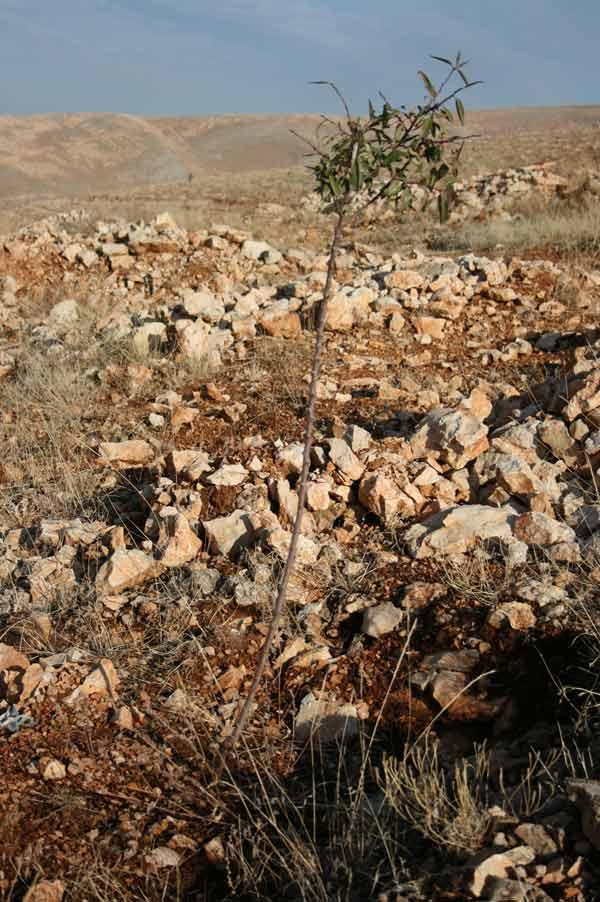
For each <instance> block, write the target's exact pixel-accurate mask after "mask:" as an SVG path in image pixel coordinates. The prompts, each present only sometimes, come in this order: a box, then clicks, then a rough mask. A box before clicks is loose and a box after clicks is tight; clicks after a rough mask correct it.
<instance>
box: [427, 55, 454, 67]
mask: <svg viewBox="0 0 600 902" xmlns="http://www.w3.org/2000/svg"><path fill="white" fill-rule="evenodd" d="M431 59H432V60H437V61H438V63H445V64H446V66H453V65H454V64H453V63H452V62H451V61H450V60H447V59H446V57H445V56H433V54H432V56H431Z"/></svg>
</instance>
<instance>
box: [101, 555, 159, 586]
mask: <svg viewBox="0 0 600 902" xmlns="http://www.w3.org/2000/svg"><path fill="white" fill-rule="evenodd" d="M162 569H163V566H162V564H160V563H159V562H158V561H155V560H153V559H152V558H151V557H148V555H147V554H144V552H143V551H139V550H138V549H132V550H130V551H126V550H119V551H115V552H114V554H113V555H112V557H110V558H109V559H108V561H106V562H105V563H104V564H103V565H102V566H101V567H100V570H99V571H98V574H97V576H96V592H98V594H104V595H118V594H119V593H120V592H124V591H125V590H126V589H132V588H134V587H135V586H141V585H143V584H144V583H145V582H147V581H148V580H150V579H154V577H156V576H158V575H159V574H160V572H161V571H162Z"/></svg>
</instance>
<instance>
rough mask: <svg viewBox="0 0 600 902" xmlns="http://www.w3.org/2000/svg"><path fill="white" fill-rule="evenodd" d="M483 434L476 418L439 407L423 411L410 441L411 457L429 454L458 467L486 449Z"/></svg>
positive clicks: (485, 439) (486, 442)
mask: <svg viewBox="0 0 600 902" xmlns="http://www.w3.org/2000/svg"><path fill="white" fill-rule="evenodd" d="M487 433H488V429H487V426H485V425H484V424H483V423H482V421H481V420H480V419H479V418H478V417H475V416H473V415H471V414H468V413H464V412H462V411H460V410H457V411H452V410H447V409H443V408H442V409H440V410H434V411H432V412H431V413H429V414H427V416H426V417H425V418H424V419H423V420H422V421H421V423H420V425H419V428H418V430H417V432H416V433H415V435H414V436H413V438H412V440H411V443H410V444H411V449H412V452H413V455H414V457H415V458H425V457H427V455H428V454H431V455H433V456H434V457H437V458H438V459H439V460H440V461H442V462H443V463H447V464H448V465H449V466H451V467H454V468H455V469H461V468H462V467H464V466H465V465H466V464H467V463H468V462H469V461H470V460H474V459H475V458H476V457H478V456H479V455H480V454H482V453H483V452H484V451H485V450H487V448H488V439H487Z"/></svg>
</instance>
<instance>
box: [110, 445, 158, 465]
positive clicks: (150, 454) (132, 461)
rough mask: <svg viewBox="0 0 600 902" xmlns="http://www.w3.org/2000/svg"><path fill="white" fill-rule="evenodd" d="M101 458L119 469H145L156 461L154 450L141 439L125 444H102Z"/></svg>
mask: <svg viewBox="0 0 600 902" xmlns="http://www.w3.org/2000/svg"><path fill="white" fill-rule="evenodd" d="M99 451H100V458H101V459H102V460H105V461H108V462H109V463H111V464H113V466H115V467H117V468H119V469H126V468H128V467H143V466H146V465H147V464H149V463H150V462H151V461H152V460H153V459H154V449H153V447H152V445H149V444H148V442H144V441H142V440H141V439H130V440H129V441H124V442H101V444H100V447H99Z"/></svg>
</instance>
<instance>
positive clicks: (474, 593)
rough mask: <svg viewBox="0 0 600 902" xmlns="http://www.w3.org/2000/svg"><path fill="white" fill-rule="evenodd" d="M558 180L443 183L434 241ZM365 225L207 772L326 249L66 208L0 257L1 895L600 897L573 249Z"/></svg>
mask: <svg viewBox="0 0 600 902" xmlns="http://www.w3.org/2000/svg"><path fill="white" fill-rule="evenodd" d="M558 168H559V169H560V167H558ZM582 184H583V185H584V186H585V192H586V194H585V205H586V206H585V209H586V210H587V209H592V208H593V205H594V204H596V203H597V191H598V188H597V185H598V177H597V176H596V175H595V174H594V173H593V172H592V173H591V174H590V173H588V175H587V176H586V179H585V181H584V182H582ZM577 191H579V193H578V194H577V202H578V203H583V202H582V200H581V196H580V194H581V187H580V188H578V189H575V188H574V187H573V186H572V185H571V184H570V183H569V182H568V181H567V180H566V179H565V178H564V176H561V175H560V174H557V167H553V166H551V165H550V166H539V165H537V166H529V168H527V167H519V168H514V167H513V168H511V169H508V168H504V169H503V170H502V171H500V172H497V173H495V174H492V175H489V176H486V177H482V176H481V175H477V176H474V177H465V179H464V181H463V183H462V184H460V185H458V186H457V187H456V195H457V197H456V201H457V202H456V206H455V212H454V225H456V226H458V225H459V224H462V223H465V222H483V221H488V220H492V221H493V220H498V219H500V220H503V221H505V222H507V223H509V224H510V223H513V222H514V221H515V217H516V216H521V215H522V214H516V213H515V210H514V207H513V206H511V204H512V202H513V201H514V198H515V196H518V197H519V198H520V199H522V198H523V197H525V196H526V197H527V199H528V202H531V203H535V204H537V205H538V207H549V206H551V205H553V204H556V203H558V202H561V203H565V204H569V203H571V202H572V201H573V197H574V193H575V194H576V193H577ZM570 198H571V200H570ZM420 200H421V201H423V203H421V207H422V208H426V207H427V205H428V202H429V201H428V199H427V198H420ZM302 204H303V207H302V208H303V209H305V210H307V211H308V213H307V215H308V214H310V215H312V216H314V217H315V225H314V226H313V228H315V229H317V230H321V231H320V232H319V234H321V235H322V234H326V232H327V228H328V219H327V216H326V215H325V214H320V213H318V212H316V211H314V209H313V205H312V201H311V198H310V195H308V194H305V196H304V200H303V201H302ZM590 205H591V206H590ZM269 215H270V216H271V217H272V218H273V220H276V219H277V217H278V216H280V215H281V208H280V209H279V210H277V209H276V208H275V207H273V206H271V209H270V212H269V211H268V210H267V211H266V216H267V217H268V216H269ZM358 215H359V216H360V211H358ZM395 215H396V214H395V213H394V212H393V211H387V210H385V209H380V210H378V211H377V222H378V224H379V227H381V223H384V224H385V223H386V222H387V223H388V226H389V228H390V229H391V228H393V223H394V216H395ZM424 215H426V214H424ZM363 226H364V223H363ZM363 226H361V228H362V227H363ZM359 234H360V229H359V228H358V226H357V227H356V229H353V228H352V229H349V230H348V234H347V235H346V239H345V243H344V247H343V249H342V252H341V253H340V255H339V257H338V260H337V272H336V286H335V294H334V297H333V299H332V303H331V305H330V309H329V314H328V323H327V330H328V331H327V342H326V352H325V363H324V374H323V378H322V382H321V390H320V402H319V410H318V435H317V441H316V445H315V448H314V450H313V455H312V466H311V475H310V488H309V492H308V501H307V508H308V509H307V511H306V513H305V517H304V535H303V540H302V543H301V546H300V565H299V566H298V568H297V570H296V572H295V573H294V578H293V581H292V586H291V591H290V598H289V604H288V610H287V611H286V617H285V623H284V625H283V628H282V631H281V635H280V637H279V639H278V642H277V647H276V651H275V654H274V656H273V660H272V661H271V662H270V666H269V671H268V676H267V679H266V680H265V682H264V685H263V686H262V687H261V690H260V693H259V696H258V699H257V706H256V710H255V712H254V714H253V717H252V720H251V724H250V726H249V728H248V730H247V733H246V736H245V741H244V744H243V746H242V748H241V750H240V755H239V757H238V758H230V759H227V765H228V766H227V768H226V770H225V775H224V776H222V777H221V779H220V780H216V779H215V768H216V765H217V763H218V760H219V748H220V743H222V741H223V740H224V739H225V738H226V737H227V736H228V735H229V733H230V732H231V729H232V726H233V723H234V720H235V717H236V712H237V711H238V709H239V703H240V700H242V699H243V698H244V694H245V691H246V690H247V688H248V685H249V682H250V680H251V677H252V673H253V666H254V664H255V661H256V658H257V654H258V651H259V649H260V645H261V642H262V639H263V637H264V635H265V633H266V629H267V625H268V621H269V617H270V609H271V604H272V600H273V593H274V589H275V586H276V584H277V578H278V574H279V572H280V569H281V566H282V562H283V561H284V560H285V556H286V551H287V547H288V543H289V538H290V528H291V524H292V522H293V519H294V516H295V513H296V510H297V495H296V492H295V484H296V480H297V476H298V473H299V471H300V464H301V455H302V446H301V440H302V434H303V404H304V399H305V394H306V388H307V374H308V370H309V366H310V354H311V348H312V338H313V333H312V324H313V320H314V310H315V304H316V303H317V302H318V301H319V299H320V296H321V291H322V288H323V284H324V279H325V272H324V270H325V267H326V257H325V254H324V253H323V249H324V248H323V246H322V244H321V246H320V247H319V246H318V245H319V242H318V241H315V242H312V243H311V242H310V241H307V242H306V243H305V244H303V245H302V246H301V247H293V246H291V245H287V246H286V245H284V244H282V242H281V240H277V241H276V240H275V239H274V238H272V237H271V236H270V235H269V233H268V232H267V231H265V232H263V234H262V235H255V234H251V233H250V232H249V231H245V230H243V229H241V228H239V227H238V226H232V225H228V224H222V225H220V224H215V223H213V224H211V225H210V226H209V227H207V228H205V229H199V228H198V229H190V230H188V229H185V228H183V227H182V226H181V225H180V224H178V222H177V221H176V220H175V219H174V218H173V217H172V216H171V215H169V214H168V213H164V214H161V215H159V216H157V217H155V218H154V219H152V220H151V221H149V222H144V221H141V220H140V221H137V222H129V221H127V220H113V219H107V220H106V221H98V222H93V223H92V222H91V221H90V215H89V211H88V210H86V209H82V210H79V209H75V210H73V211H72V212H70V213H65V214H61V215H55V216H51V217H49V218H46V219H44V220H41V221H38V222H36V223H34V224H30V225H28V226H26V227H24V228H22V229H21V230H19V231H16V232H14V233H12V234H8V235H5V236H4V237H3V238H2V240H1V243H0V391H1V392H2V402H1V407H0V442H1V447H2V457H1V458H0V618H1V619H0V622H1V624H2V633H1V635H0V745H1V746H2V760H3V773H2V779H1V780H0V800H1V803H2V804H1V805H0V833H1V836H2V851H1V857H0V888H1V893H2V894H3V898H7V899H15V900H16V899H26V900H28V902H43V900H61V899H65V900H66V899H73V900H88V899H89V900H103V899H140V898H143V899H224V898H234V897H235V898H257V897H258V898H264V899H270V898H276V897H282V898H290V899H311V900H312V899H315V900H327V899H340V900H341V899H357V900H358V899H367V898H373V899H380V900H390V902H391V900H395V902H406V900H411V902H417V900H420V902H425V900H451V899H454V900H463V899H469V898H478V899H483V900H490V902H491V900H506V902H511V900H515V902H517V900H538V902H544V900H552V899H553V900H581V902H586V900H593V899H596V898H599V897H600V881H599V879H598V873H599V871H598V864H599V863H600V782H599V781H598V777H599V775H600V770H599V766H600V745H599V743H598V738H597V732H598V722H599V721H598V715H597V684H598V663H597V662H598V657H599V654H600V634H599V631H598V613H599V611H598V606H599V603H600V495H599V486H600V366H599V365H598V360H599V355H600V263H599V262H598V257H595V256H594V255H593V254H590V253H588V252H587V251H586V252H585V253H582V254H581V255H579V256H578V257H576V258H574V257H572V256H564V255H561V254H559V253H557V252H556V251H554V250H548V249H543V248H542V249H538V250H537V251H536V252H535V253H532V252H530V251H523V252H522V253H520V254H518V255H517V254H513V253H510V254H509V253H506V252H505V251H504V250H503V249H502V248H500V249H496V250H495V251H494V252H493V253H490V254H489V255H487V256H484V255H481V254H475V253H472V252H465V253H454V254H452V255H449V254H444V253H435V252H432V251H431V250H427V249H426V248H425V247H424V246H423V245H422V243H421V242H419V244H421V246H420V247H416V246H412V247H411V246H410V245H408V244H406V243H405V244H402V245H399V247H398V250H396V251H394V252H389V253H388V252H387V251H386V252H383V251H382V249H381V248H380V247H378V246H370V245H367V244H365V243H363V242H361V241H360V240H357V237H356V236H357V235H359Z"/></svg>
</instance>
